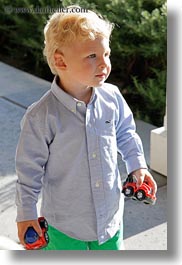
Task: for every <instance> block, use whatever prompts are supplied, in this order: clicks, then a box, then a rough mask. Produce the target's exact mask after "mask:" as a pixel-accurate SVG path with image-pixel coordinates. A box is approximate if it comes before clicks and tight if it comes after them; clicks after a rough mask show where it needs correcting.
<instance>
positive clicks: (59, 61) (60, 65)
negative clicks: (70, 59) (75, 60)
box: [54, 51, 66, 70]
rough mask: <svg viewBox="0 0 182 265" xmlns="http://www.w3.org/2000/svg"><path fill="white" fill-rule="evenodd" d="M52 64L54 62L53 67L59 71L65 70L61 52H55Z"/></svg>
mask: <svg viewBox="0 0 182 265" xmlns="http://www.w3.org/2000/svg"><path fill="white" fill-rule="evenodd" d="M54 62H55V67H56V68H58V69H60V70H65V69H66V64H65V60H64V55H63V54H62V53H61V52H57V51H56V52H55V53H54Z"/></svg>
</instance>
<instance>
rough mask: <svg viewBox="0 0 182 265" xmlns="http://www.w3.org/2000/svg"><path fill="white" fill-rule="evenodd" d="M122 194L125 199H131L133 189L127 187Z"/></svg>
mask: <svg viewBox="0 0 182 265" xmlns="http://www.w3.org/2000/svg"><path fill="white" fill-rule="evenodd" d="M123 193H124V195H125V196H126V197H132V196H133V194H134V188H133V187H127V188H125V189H124V190H123Z"/></svg>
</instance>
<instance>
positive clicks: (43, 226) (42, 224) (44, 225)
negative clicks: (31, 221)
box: [39, 219, 48, 231]
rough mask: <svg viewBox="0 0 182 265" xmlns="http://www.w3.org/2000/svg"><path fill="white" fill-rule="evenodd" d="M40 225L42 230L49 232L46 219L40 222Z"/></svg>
mask: <svg viewBox="0 0 182 265" xmlns="http://www.w3.org/2000/svg"><path fill="white" fill-rule="evenodd" d="M39 224H40V227H41V228H45V230H46V231H47V230H48V222H47V221H46V219H42V220H40V222H39Z"/></svg>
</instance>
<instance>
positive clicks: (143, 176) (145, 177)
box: [131, 168, 157, 195]
mask: <svg viewBox="0 0 182 265" xmlns="http://www.w3.org/2000/svg"><path fill="white" fill-rule="evenodd" d="M131 174H132V175H133V176H135V178H136V180H137V186H138V187H140V186H141V185H142V183H143V182H144V181H147V182H149V183H150V186H151V187H152V195H155V194H156V192H157V184H156V182H155V180H154V178H153V177H152V175H151V174H150V172H149V171H148V170H147V169H144V168H140V169H138V170H135V171H133V172H132V173H131Z"/></svg>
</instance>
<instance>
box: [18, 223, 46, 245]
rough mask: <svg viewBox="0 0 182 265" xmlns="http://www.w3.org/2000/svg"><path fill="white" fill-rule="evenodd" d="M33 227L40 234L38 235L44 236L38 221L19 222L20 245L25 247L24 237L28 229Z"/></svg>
mask: <svg viewBox="0 0 182 265" xmlns="http://www.w3.org/2000/svg"><path fill="white" fill-rule="evenodd" d="M30 226H32V227H33V228H34V229H35V231H36V232H37V233H38V235H39V236H40V237H41V236H42V230H41V228H40V225H39V222H38V220H30V221H23V222H17V227H18V237H19V239H20V243H21V244H22V245H23V246H25V241H24V236H25V233H26V231H27V229H28V227H30Z"/></svg>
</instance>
